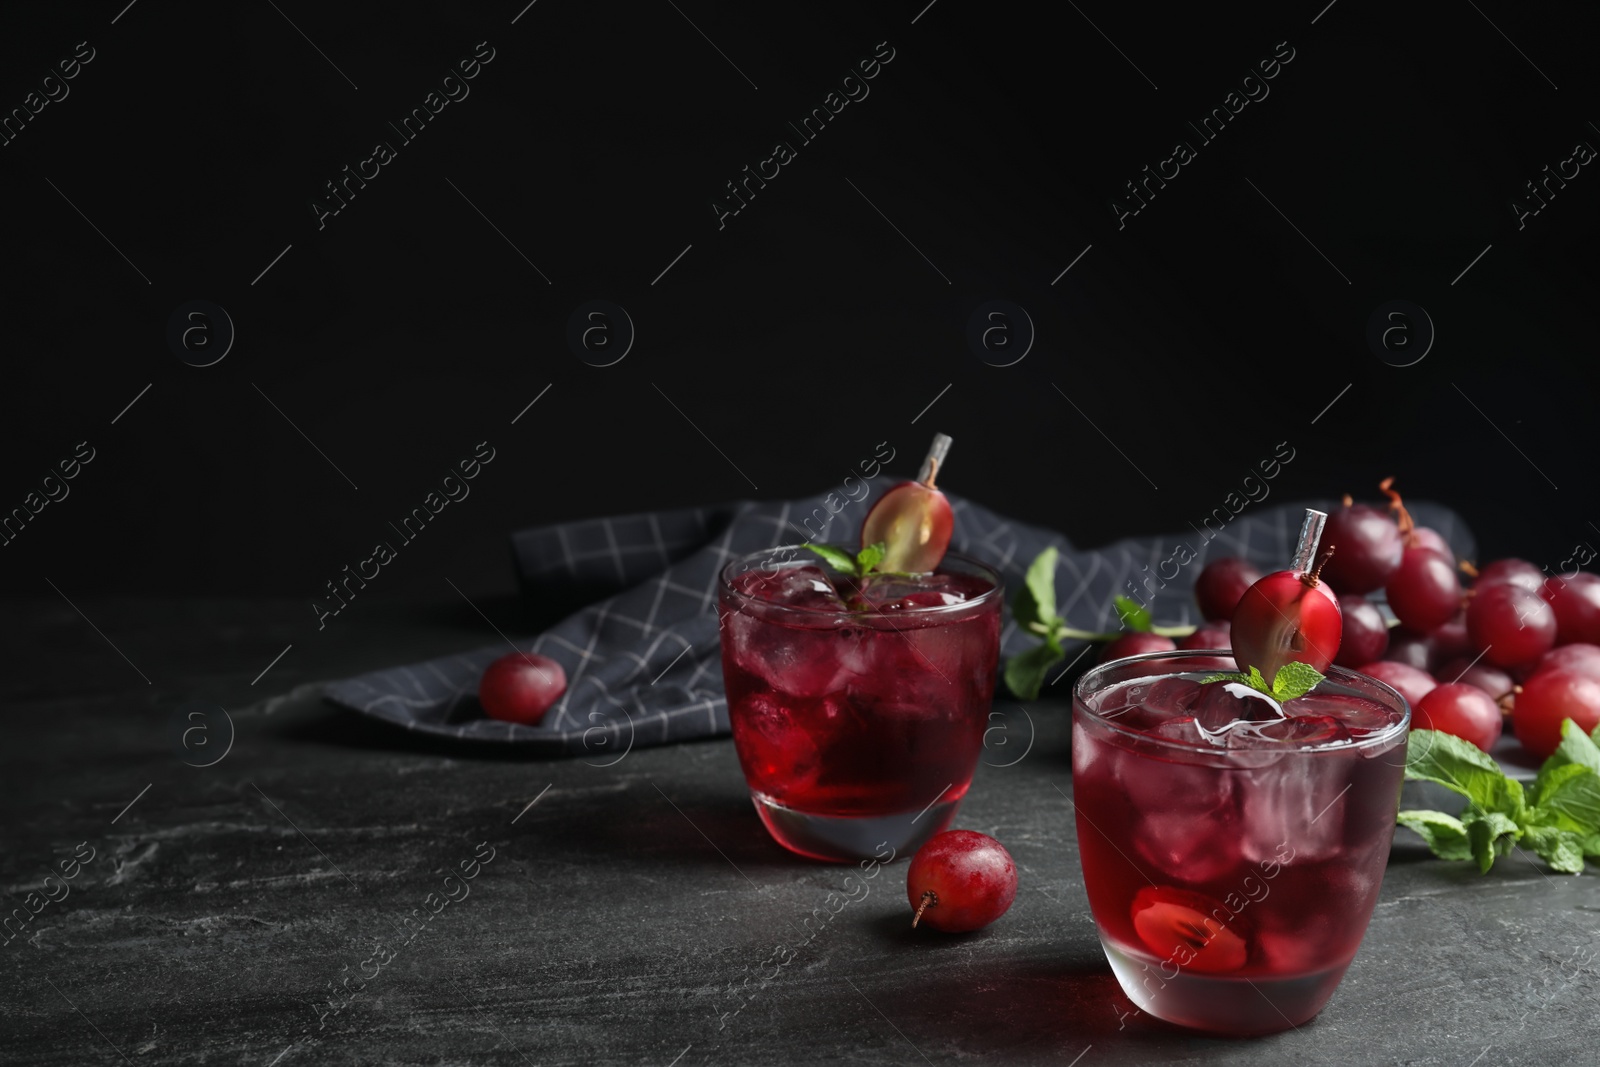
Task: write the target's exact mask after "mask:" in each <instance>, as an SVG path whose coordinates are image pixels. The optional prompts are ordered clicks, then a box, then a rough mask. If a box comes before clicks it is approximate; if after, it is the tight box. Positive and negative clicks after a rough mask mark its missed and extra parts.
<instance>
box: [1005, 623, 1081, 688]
mask: <svg viewBox="0 0 1600 1067" xmlns="http://www.w3.org/2000/svg"><path fill="white" fill-rule="evenodd" d="M1065 658H1066V653H1065V652H1063V651H1062V650H1061V642H1060V641H1059V640H1057V638H1056V635H1055V634H1054V633H1053V632H1052V633H1051V634H1050V636H1049V637H1046V638H1045V640H1044V644H1042V645H1039V646H1038V647H1037V648H1030V649H1028V651H1026V652H1023V653H1020V654H1019V655H1015V656H1012V657H1011V658H1010V659H1008V660H1006V688H1007V689H1009V690H1011V692H1012V693H1013V694H1014V695H1015V696H1016V697H1017V699H1018V700H1035V699H1037V698H1038V696H1039V690H1040V689H1041V688H1043V686H1044V678H1045V675H1046V674H1048V673H1049V672H1050V668H1051V667H1053V666H1055V665H1056V664H1057V663H1059V662H1060V661H1061V660H1063V659H1065Z"/></svg>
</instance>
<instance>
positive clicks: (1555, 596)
mask: <svg viewBox="0 0 1600 1067" xmlns="http://www.w3.org/2000/svg"><path fill="white" fill-rule="evenodd" d="M1544 598H1545V599H1546V600H1548V601H1550V606H1551V607H1553V608H1555V611H1556V644H1558V645H1570V644H1573V643H1574V642H1578V641H1582V642H1584V643H1585V644H1590V645H1600V574H1589V573H1588V572H1586V571H1578V572H1577V573H1576V574H1573V575H1572V576H1571V577H1566V576H1559V577H1554V578H1551V579H1550V580H1549V581H1547V582H1545V584H1544Z"/></svg>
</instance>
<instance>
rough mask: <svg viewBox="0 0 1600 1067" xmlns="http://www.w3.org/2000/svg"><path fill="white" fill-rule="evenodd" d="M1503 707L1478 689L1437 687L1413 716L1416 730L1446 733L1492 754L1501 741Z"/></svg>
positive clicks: (1468, 686)
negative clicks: (1495, 744)
mask: <svg viewBox="0 0 1600 1067" xmlns="http://www.w3.org/2000/svg"><path fill="white" fill-rule="evenodd" d="M1502 725H1503V724H1502V723H1501V716H1500V706H1499V705H1498V704H1496V703H1495V702H1494V698H1493V697H1491V696H1490V695H1489V694H1488V693H1485V692H1484V691H1483V690H1482V689H1479V688H1478V687H1477V686H1475V685H1465V684H1463V683H1459V682H1457V683H1452V684H1450V685H1441V686H1437V687H1435V688H1433V689H1431V690H1429V691H1428V693H1427V695H1426V696H1424V697H1423V698H1422V699H1421V700H1419V701H1417V706H1416V708H1415V709H1414V710H1413V712H1412V716H1411V728H1412V729H1414V730H1443V731H1444V732H1445V733H1447V734H1455V735H1456V736H1457V737H1459V738H1462V739H1463V740H1466V741H1471V742H1472V743H1473V744H1474V745H1477V746H1478V747H1479V748H1481V749H1483V750H1484V751H1485V752H1487V751H1489V749H1490V747H1491V746H1492V745H1493V744H1494V743H1495V742H1496V741H1498V740H1500V730H1501V727H1502Z"/></svg>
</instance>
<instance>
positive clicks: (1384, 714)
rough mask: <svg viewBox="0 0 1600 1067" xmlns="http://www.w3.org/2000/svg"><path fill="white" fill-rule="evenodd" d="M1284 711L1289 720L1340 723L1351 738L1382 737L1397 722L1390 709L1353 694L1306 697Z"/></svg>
mask: <svg viewBox="0 0 1600 1067" xmlns="http://www.w3.org/2000/svg"><path fill="white" fill-rule="evenodd" d="M1284 711H1285V712H1286V713H1287V714H1289V715H1293V716H1327V717H1331V718H1334V719H1337V720H1338V721H1339V722H1341V723H1343V724H1344V726H1345V728H1346V729H1347V730H1348V731H1349V734H1350V736H1351V737H1352V738H1354V739H1356V740H1360V739H1361V738H1362V737H1365V736H1366V735H1368V734H1375V733H1382V732H1383V731H1385V730H1387V729H1389V728H1390V727H1392V726H1394V724H1395V723H1397V722H1399V721H1400V716H1399V714H1397V713H1396V712H1394V711H1392V710H1391V709H1389V708H1387V707H1385V706H1384V705H1382V704H1380V703H1378V702H1377V701H1376V700H1369V699H1368V698H1366V697H1362V696H1356V695H1355V694H1353V693H1307V694H1306V695H1305V696H1303V697H1300V698H1299V699H1298V700H1292V701H1290V702H1289V704H1288V705H1286V706H1285V708H1284Z"/></svg>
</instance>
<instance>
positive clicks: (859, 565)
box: [800, 541, 889, 578]
mask: <svg viewBox="0 0 1600 1067" xmlns="http://www.w3.org/2000/svg"><path fill="white" fill-rule="evenodd" d="M800 547H801V548H809V549H810V550H811V551H813V552H815V553H816V554H817V555H819V556H821V557H822V558H823V559H824V560H826V561H827V563H828V566H830V567H832V568H833V569H834V570H836V571H838V572H839V573H840V574H848V575H849V576H850V577H852V578H865V577H866V576H867V575H869V574H871V573H872V571H873V570H874V569H875V568H876V567H877V566H878V564H880V563H882V562H883V557H884V556H886V555H888V554H889V546H888V544H887V543H886V542H883V541H879V542H878V543H877V544H875V545H868V546H867V547H866V548H863V549H862V550H861V551H860V552H857V553H856V554H855V555H854V556H852V555H850V553H848V552H846V551H845V550H844V549H842V548H835V547H834V546H832V545H814V544H812V543H811V542H809V541H807V542H806V543H805V544H803V545H801V546H800Z"/></svg>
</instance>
